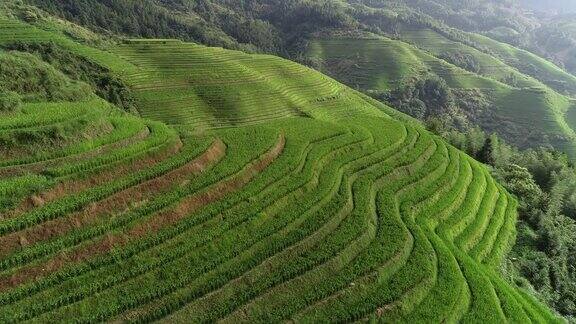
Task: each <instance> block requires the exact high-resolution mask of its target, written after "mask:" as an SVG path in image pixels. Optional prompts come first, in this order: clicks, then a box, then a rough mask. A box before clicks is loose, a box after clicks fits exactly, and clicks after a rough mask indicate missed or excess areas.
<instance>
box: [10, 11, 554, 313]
mask: <svg viewBox="0 0 576 324" xmlns="http://www.w3.org/2000/svg"><path fill="white" fill-rule="evenodd" d="M62 26H63V25H61V22H58V23H56V22H55V21H53V20H49V21H40V22H37V23H36V26H33V25H30V24H28V23H24V22H21V21H18V20H16V19H14V18H13V17H3V18H0V46H1V47H2V48H3V50H2V51H0V54H2V55H4V56H6V57H7V58H10V59H9V60H8V59H7V62H13V63H11V64H13V65H10V66H13V68H12V70H8V69H6V70H3V69H2V68H0V74H1V73H4V74H3V76H4V77H5V79H8V76H16V75H21V74H18V73H13V71H28V72H27V73H29V74H22V75H26V76H28V78H25V79H22V80H24V81H23V82H20V81H22V80H21V79H19V78H14V77H13V78H12V80H11V82H10V83H6V85H4V84H2V83H0V84H2V85H3V86H5V87H6V88H8V89H4V88H3V89H2V91H3V92H2V99H3V101H2V107H3V109H2V112H1V113H0V114H2V118H1V121H0V134H1V138H2V140H3V145H4V146H3V149H5V150H6V152H9V154H8V155H5V154H3V155H2V160H1V161H0V175H1V178H0V179H1V180H0V181H1V185H0V188H1V189H0V192H2V196H1V197H2V198H3V201H2V204H1V205H0V206H1V208H2V209H1V210H0V213H1V217H0V242H1V243H0V301H1V302H0V320H1V321H2V322H17V321H32V322H60V321H70V320H71V319H74V321H79V322H94V321H121V322H125V321H126V322H128V321H138V322H149V321H155V320H161V321H163V322H209V321H215V320H220V321H223V322H234V323H236V322H277V321H281V320H292V321H295V322H318V321H333V322H335V321H355V320H379V321H384V322H415V321H418V322H445V321H447V322H459V321H462V322H476V321H478V320H483V321H488V322H505V321H510V322H560V319H559V318H557V317H556V315H554V314H553V313H552V312H551V311H550V310H549V309H548V308H546V307H545V306H543V305H542V304H540V303H539V302H537V301H536V300H535V299H534V298H533V297H531V296H530V295H529V293H528V292H526V291H524V290H522V289H520V288H518V287H516V286H515V284H513V283H510V282H508V281H506V280H505V279H503V277H502V276H501V274H500V264H501V261H502V259H503V257H504V255H505V254H506V253H507V251H508V250H509V249H510V247H511V244H512V242H513V241H514V237H515V222H516V218H517V211H516V205H517V202H516V200H515V199H514V197H512V196H511V195H510V194H509V193H507V192H506V190H504V189H503V188H502V187H501V186H500V185H499V184H498V183H497V182H496V181H495V180H494V179H493V177H492V176H491V175H490V172H489V171H488V169H487V167H486V166H484V165H482V164H480V163H478V162H476V161H475V160H473V159H472V158H470V157H469V156H467V155H465V154H464V153H462V152H460V151H458V150H457V149H455V148H454V147H452V146H450V145H448V144H446V143H445V142H444V141H443V140H442V139H440V138H439V137H437V136H435V135H432V134H431V133H429V132H428V131H426V130H425V129H424V128H423V127H422V126H421V125H420V124H419V123H418V122H416V121H415V120H413V119H411V118H409V117H407V116H405V115H403V114H401V113H398V112H396V111H394V110H393V109H391V108H389V107H387V106H385V105H383V104H381V103H379V102H377V101H375V100H373V99H371V98H369V97H366V96H365V95H363V94H361V93H359V92H357V91H355V90H352V89H350V88H348V87H346V86H344V85H342V84H340V83H338V82H337V81H335V80H333V79H331V78H329V77H326V76H324V75H322V74H320V73H319V72H316V71H314V70H311V69H309V68H306V67H303V66H301V65H298V64H296V63H293V62H289V61H287V60H284V59H280V58H277V57H272V56H267V55H254V54H245V53H242V52H236V51H229V50H223V49H220V48H210V47H204V46H201V45H196V44H190V43H184V42H180V41H173V40H131V41H124V42H121V43H116V42H102V40H101V39H99V38H98V37H97V36H95V35H92V34H90V33H89V32H86V34H84V35H83V36H84V37H83V38H76V39H75V40H74V39H72V38H70V37H68V36H66V35H65V33H63V32H62V30H64V31H66V30H67V29H66V28H64V27H62ZM73 29H74V30H77V29H75V28H73ZM87 38H89V39H90V41H87ZM48 42H51V43H50V45H49V47H48V48H49V49H50V52H49V54H46V53H48V51H46V49H45V48H44V47H43V46H48V45H46V44H47V43H48ZM93 44H98V45H99V46H98V47H97V46H95V45H93ZM42 54H45V55H42ZM19 57H24V58H25V59H20V60H18V59H17V58H19ZM71 61H72V62H76V63H77V64H79V66H82V67H84V68H85V71H84V72H83V73H82V74H78V75H75V74H74V73H71V71H69V70H67V69H66V67H67V65H66V63H67V62H71ZM4 66H5V65H0V67H4ZM6 66H7V65H6ZM46 71H48V72H46ZM36 74H38V75H40V76H39V77H38V78H37V79H38V80H36V78H35V77H32V76H35V75H36ZM42 75H43V77H41V76H42ZM74 76H76V77H78V79H76V78H74ZM96 76H97V77H98V78H97V79H96V80H100V81H101V80H108V83H106V84H105V85H106V86H105V87H103V86H102V84H101V82H95V81H94V80H95V78H96ZM0 80H2V79H0ZM110 80H114V81H113V82H112V81H110ZM36 81H38V82H36ZM125 86H126V87H127V88H125ZM79 89H80V90H79ZM103 89H106V91H103ZM126 89H130V93H126V92H125V91H126ZM7 90H8V91H7ZM97 95H98V96H97ZM105 99H106V100H108V101H106V100H105ZM111 102H114V103H117V104H118V105H122V106H123V107H124V108H125V109H126V110H130V107H132V105H131V104H130V103H133V106H134V108H135V109H136V110H137V112H138V113H139V115H141V116H135V115H134V114H130V113H128V112H126V111H123V110H121V109H120V108H118V107H117V106H115V105H112V104H111Z"/></svg>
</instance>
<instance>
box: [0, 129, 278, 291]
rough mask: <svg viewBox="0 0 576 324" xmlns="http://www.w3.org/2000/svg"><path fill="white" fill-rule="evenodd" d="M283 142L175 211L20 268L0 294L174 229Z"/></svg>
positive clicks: (2, 280) (3, 280)
mask: <svg viewBox="0 0 576 324" xmlns="http://www.w3.org/2000/svg"><path fill="white" fill-rule="evenodd" d="M285 144H286V138H285V137H284V135H281V136H280V138H279V140H278V142H277V143H276V145H274V146H273V147H272V148H271V149H270V150H269V151H268V152H266V153H265V154H264V155H262V156H261V157H260V158H259V159H257V160H255V161H252V162H251V163H249V164H248V165H246V166H245V167H244V168H243V169H242V170H241V171H239V172H238V173H236V174H235V175H233V176H231V177H229V178H227V179H224V180H222V181H220V182H218V183H216V184H214V185H212V186H211V187H209V188H208V189H207V190H205V191H203V192H200V193H198V194H195V195H193V196H190V197H188V198H185V199H184V200H182V201H181V202H180V203H179V204H178V205H177V206H176V207H174V208H172V209H170V210H167V211H165V212H161V213H158V214H156V215H154V216H152V217H151V218H150V219H148V220H146V222H145V223H142V224H138V225H136V226H135V227H133V228H132V229H130V230H128V231H127V232H126V233H123V234H109V235H107V236H106V237H105V238H103V239H100V240H98V241H96V242H94V243H91V244H88V245H87V246H82V247H80V248H78V249H76V250H75V251H70V252H61V253H60V254H59V255H57V256H56V257H54V258H53V259H51V260H49V261H47V262H45V263H42V264H38V265H32V266H29V267H23V268H22V269H20V270H19V271H18V272H17V273H15V274H13V275H8V276H2V277H0V291H2V290H7V289H10V288H14V287H16V286H18V285H21V284H23V283H26V282H29V281H31V280H35V279H36V280H37V279H39V278H42V277H44V276H46V275H49V274H50V273H52V272H55V271H58V270H60V269H62V268H63V267H65V266H67V265H70V264H72V263H79V262H82V261H85V260H87V259H89V258H92V257H95V256H98V255H102V254H105V253H108V252H110V251H111V250H112V249H113V248H117V247H121V246H125V245H127V244H129V243H130V242H132V241H136V240H137V239H139V238H141V237H144V236H146V235H152V234H154V233H156V232H158V230H160V229H161V228H164V227H167V226H170V225H173V224H175V223H177V222H178V221H180V220H182V219H184V218H186V217H187V216H188V215H190V214H192V213H194V212H196V211H198V210H199V209H200V208H201V207H204V206H206V205H208V204H210V203H212V202H215V201H217V200H219V199H222V198H223V197H224V196H226V195H227V194H230V193H232V192H235V191H237V190H239V189H241V188H242V187H243V186H245V185H246V184H248V183H249V182H250V181H251V180H252V179H253V178H254V177H255V176H256V175H258V174H259V173H261V172H262V171H263V170H264V169H266V168H267V167H268V166H269V165H270V164H272V162H273V161H274V160H276V158H277V157H278V156H280V154H281V153H282V152H283V150H284V146H285Z"/></svg>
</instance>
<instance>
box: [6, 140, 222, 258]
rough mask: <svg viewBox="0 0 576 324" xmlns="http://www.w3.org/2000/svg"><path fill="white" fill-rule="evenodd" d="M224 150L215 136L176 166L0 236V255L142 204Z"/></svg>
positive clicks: (214, 160) (218, 157)
mask: <svg viewBox="0 0 576 324" xmlns="http://www.w3.org/2000/svg"><path fill="white" fill-rule="evenodd" d="M225 153H226V145H225V144H224V143H223V142H222V141H221V140H215V141H214V142H213V143H212V145H211V146H210V148H208V149H207V150H206V151H205V152H204V153H203V154H202V155H201V156H200V157H198V158H196V159H195V160H193V161H191V162H189V163H187V164H185V165H184V166H182V167H180V168H178V169H175V170H172V171H170V172H169V173H166V174H164V175H162V176H159V177H157V178H154V179H151V180H148V181H146V182H143V183H140V184H137V185H135V186H133V187H130V188H127V189H125V190H123V191H121V192H118V193H116V194H114V195H112V196H110V197H108V198H106V199H104V200H101V201H98V202H95V203H92V204H90V205H89V206H87V207H86V208H84V210H82V211H81V212H77V213H73V214H71V215H70V216H67V217H63V218H58V219H55V220H51V221H48V222H45V223H42V224H39V225H37V226H35V227H32V228H29V229H26V230H23V231H19V232H15V233H11V234H8V235H6V236H3V237H0V257H2V256H6V255H8V254H9V253H12V252H14V251H16V250H17V249H18V248H20V247H23V246H27V245H31V244H36V243H39V242H41V241H45V240H49V239H52V238H55V237H57V236H60V235H64V234H66V233H69V232H70V231H72V230H75V229H78V228H81V227H83V226H86V225H89V224H90V223H93V222H94V221H96V220H98V219H100V218H101V217H102V216H104V215H113V214H115V213H121V212H123V211H126V210H128V209H130V208H131V207H132V206H135V205H139V204H142V203H143V202H145V201H147V200H148V199H151V198H153V197H154V196H156V195H158V194H159V193H162V192H165V191H167V190H169V189H170V188H172V187H173V186H174V185H177V184H178V183H179V181H183V180H186V179H188V178H189V177H190V176H191V175H198V174H200V173H202V172H203V171H204V170H205V169H206V168H208V167H209V166H211V165H213V164H215V163H218V162H219V161H220V160H221V159H222V158H223V157H224V155H225Z"/></svg>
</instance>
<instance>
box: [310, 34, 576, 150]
mask: <svg viewBox="0 0 576 324" xmlns="http://www.w3.org/2000/svg"><path fill="white" fill-rule="evenodd" d="M401 35H402V36H401V39H402V40H403V41H398V40H391V39H388V38H384V37H374V38H372V39H322V40H316V41H314V42H313V43H312V45H311V47H310V55H311V56H313V57H320V58H322V59H323V60H324V61H325V62H326V67H325V68H326V70H327V72H328V73H329V74H330V75H331V76H333V77H335V78H336V79H340V80H342V81H343V82H344V83H346V84H348V85H350V86H353V87H358V88H359V89H364V90H389V89H392V88H394V87H396V86H397V85H398V84H400V83H401V82H402V81H403V80H405V79H407V78H410V77H411V76H413V73H414V72H416V73H420V74H425V73H428V72H431V73H434V74H436V75H438V76H440V77H442V78H443V79H445V80H446V81H447V83H448V85H449V86H450V87H452V88H455V89H479V90H481V91H482V92H484V93H485V94H486V96H487V97H488V98H490V99H491V101H492V103H493V108H494V113H495V117H496V123H494V121H490V123H489V124H485V125H481V126H483V127H484V128H485V129H488V130H490V131H496V132H498V133H499V134H500V135H502V136H503V137H504V138H506V139H507V140H508V141H510V142H512V143H515V144H516V145H518V146H521V147H529V146H532V145H534V144H552V145H554V146H556V147H557V148H559V149H561V150H564V151H565V152H568V153H569V154H571V155H573V154H574V149H575V144H574V138H575V136H574V135H575V133H574V130H573V129H572V128H571V127H574V126H573V125H574V124H573V118H572V116H573V114H572V113H571V112H572V111H573V107H574V102H573V100H572V99H571V98H569V97H566V96H563V95H561V94H559V93H557V92H555V91H554V90H552V89H551V88H549V87H547V86H546V85H544V84H543V83H541V82H540V81H539V80H536V79H534V78H532V77H529V76H527V75H525V74H522V73H520V72H519V71H518V70H517V69H515V68H513V67H511V66H510V65H508V64H506V63H504V61H502V60H499V59H497V58H495V57H493V56H490V55H488V54H485V53H483V52H481V51H479V50H477V49H475V48H472V47H469V46H467V45H464V44H462V43H458V42H454V41H452V40H449V39H447V38H445V37H443V36H441V35H439V34H438V33H435V32H434V31H432V30H421V29H420V30H404V31H403V32H402V33H401ZM410 43H411V44H414V45H411V44H410ZM456 53H462V54H469V55H472V56H473V57H474V58H475V60H476V61H477V62H478V63H479V66H480V68H481V70H480V72H479V73H478V74H475V73H471V72H468V71H465V70H463V69H461V68H459V67H456V66H454V65H452V64H450V63H448V62H446V61H444V60H442V59H439V58H438V57H439V56H441V55H446V54H456ZM510 75H514V76H515V79H516V84H514V85H513V86H512V85H508V84H506V83H504V82H508V80H509V76H510ZM495 124H496V125H495Z"/></svg>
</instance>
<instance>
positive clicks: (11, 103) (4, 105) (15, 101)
mask: <svg viewBox="0 0 576 324" xmlns="http://www.w3.org/2000/svg"><path fill="white" fill-rule="evenodd" d="M21 105H22V99H21V98H20V95H19V94H18V93H16V92H13V91H0V112H13V111H17V110H19V109H20V106H21Z"/></svg>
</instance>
